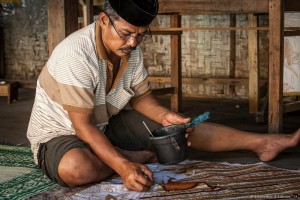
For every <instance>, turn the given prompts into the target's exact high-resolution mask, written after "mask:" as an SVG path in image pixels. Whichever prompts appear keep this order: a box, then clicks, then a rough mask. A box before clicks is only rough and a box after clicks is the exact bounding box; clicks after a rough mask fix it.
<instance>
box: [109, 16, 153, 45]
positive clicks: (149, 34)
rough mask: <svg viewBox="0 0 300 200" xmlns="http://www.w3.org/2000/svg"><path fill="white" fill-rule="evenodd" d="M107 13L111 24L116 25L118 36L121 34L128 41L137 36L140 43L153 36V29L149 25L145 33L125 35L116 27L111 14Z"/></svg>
mask: <svg viewBox="0 0 300 200" xmlns="http://www.w3.org/2000/svg"><path fill="white" fill-rule="evenodd" d="M105 14H106V13H105ZM106 15H107V17H108V19H109V21H110V23H111V25H112V26H113V27H114V29H115V31H116V33H117V34H118V36H119V37H120V38H121V39H122V40H124V41H126V42H127V41H129V40H131V39H134V38H135V39H136V41H137V42H138V43H141V42H144V41H145V40H148V39H150V38H152V35H151V31H150V28H149V27H148V30H147V32H146V33H145V34H144V35H141V34H137V35H136V36H134V35H124V34H120V32H119V31H118V30H117V29H116V27H115V25H114V23H113V21H112V20H111V18H110V17H109V15H108V14H106Z"/></svg>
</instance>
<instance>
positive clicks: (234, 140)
mask: <svg viewBox="0 0 300 200" xmlns="http://www.w3.org/2000/svg"><path fill="white" fill-rule="evenodd" d="M188 140H189V141H190V142H191V147H192V148H194V149H198V150H203V151H210V152H220V151H234V150H249V151H253V152H255V153H257V155H258V156H259V158H260V159H261V160H262V161H270V160H272V159H274V158H275V157H276V156H277V155H278V153H280V152H281V151H283V150H284V149H286V148H290V147H294V146H296V145H297V144H298V143H299V140H300V129H298V131H297V132H295V133H294V134H289V135H288V134H256V133H250V132H245V131H240V130H237V129H233V128H229V127H226V126H222V125H219V124H213V123H201V124H199V125H198V126H196V127H195V130H194V132H192V133H191V134H190V135H189V138H188Z"/></svg>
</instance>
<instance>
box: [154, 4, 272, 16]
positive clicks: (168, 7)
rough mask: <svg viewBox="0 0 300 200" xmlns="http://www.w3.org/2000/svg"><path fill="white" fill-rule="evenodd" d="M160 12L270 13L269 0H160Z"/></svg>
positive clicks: (186, 13) (187, 13) (184, 13)
mask: <svg viewBox="0 0 300 200" xmlns="http://www.w3.org/2000/svg"><path fill="white" fill-rule="evenodd" d="M158 1H159V13H163V14H168V13H179V14H180V15H191V14H221V13H227V14H228V13H268V11H269V7H268V0H256V1H251V0H250V1H249V0H209V1H208V0H158Z"/></svg>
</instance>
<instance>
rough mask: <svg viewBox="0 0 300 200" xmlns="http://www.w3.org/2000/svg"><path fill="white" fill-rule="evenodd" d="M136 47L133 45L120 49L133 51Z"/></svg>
mask: <svg viewBox="0 0 300 200" xmlns="http://www.w3.org/2000/svg"><path fill="white" fill-rule="evenodd" d="M135 49H136V47H132V46H129V47H121V48H119V50H123V51H133V50H135Z"/></svg>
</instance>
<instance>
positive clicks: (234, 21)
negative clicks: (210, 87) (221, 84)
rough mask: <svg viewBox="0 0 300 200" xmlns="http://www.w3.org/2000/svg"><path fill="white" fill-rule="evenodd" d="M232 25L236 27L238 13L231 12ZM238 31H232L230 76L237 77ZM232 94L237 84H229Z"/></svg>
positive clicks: (231, 94)
mask: <svg viewBox="0 0 300 200" xmlns="http://www.w3.org/2000/svg"><path fill="white" fill-rule="evenodd" d="M230 27H236V14H230ZM235 53H236V31H235V30H232V31H230V64H229V78H235ZM229 94H230V96H234V95H235V86H234V85H229Z"/></svg>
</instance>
